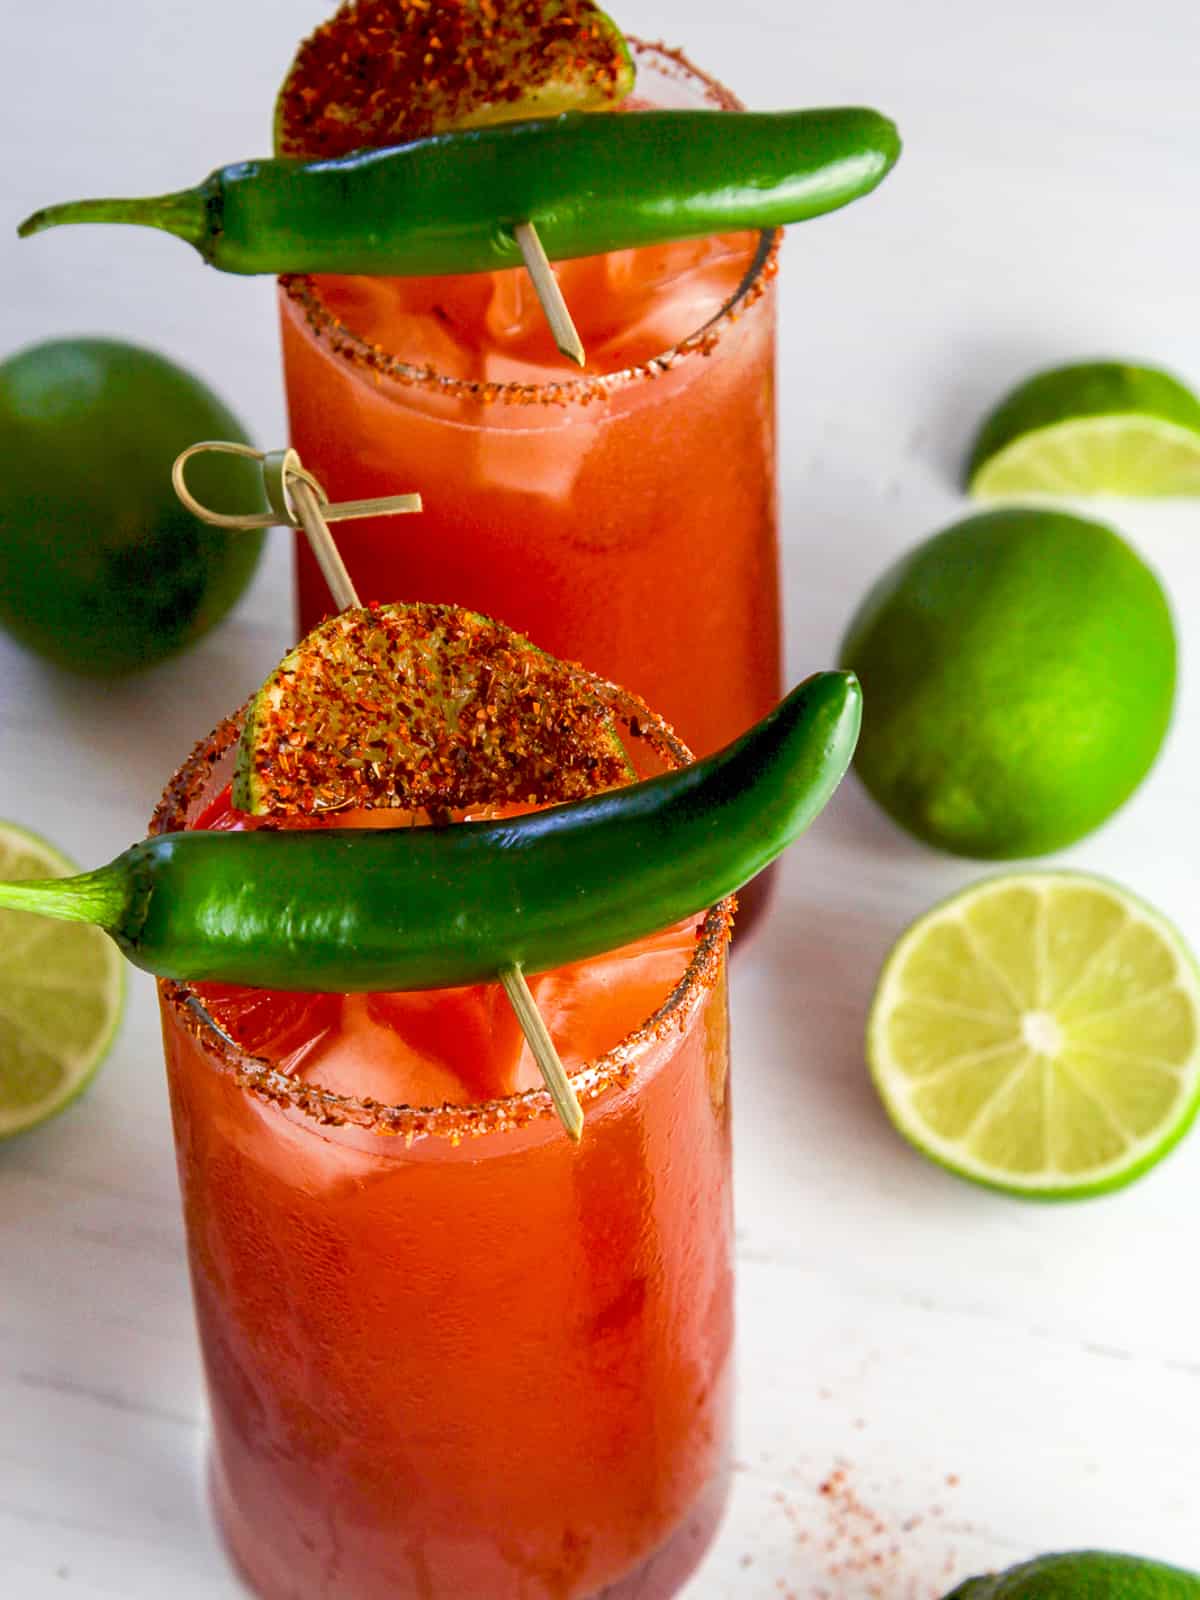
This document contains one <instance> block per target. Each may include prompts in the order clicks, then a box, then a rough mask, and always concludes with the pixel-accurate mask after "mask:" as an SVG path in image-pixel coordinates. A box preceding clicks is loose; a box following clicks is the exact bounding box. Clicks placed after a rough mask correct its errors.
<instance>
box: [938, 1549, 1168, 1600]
mask: <svg viewBox="0 0 1200 1600" xmlns="http://www.w3.org/2000/svg"><path fill="white" fill-rule="evenodd" d="M946 1600H1200V1576H1198V1575H1197V1574H1196V1573H1194V1572H1184V1571H1183V1570H1182V1569H1181V1568H1180V1567H1168V1566H1164V1565H1163V1564H1162V1562H1161V1561H1147V1560H1145V1559H1144V1558H1143V1557H1141V1556H1123V1555H1112V1554H1109V1553H1108V1552H1107V1551H1103V1550H1078V1551H1068V1552H1066V1553H1064V1554H1062V1555H1053V1556H1038V1557H1037V1559H1036V1560H1034V1561H1026V1562H1023V1563H1022V1565H1021V1566H1019V1567H1010V1568H1009V1569H1008V1571H1007V1572H997V1573H994V1574H993V1575H992V1576H990V1577H986V1578H970V1579H968V1581H967V1582H966V1583H963V1584H960V1585H959V1587H958V1588H957V1589H955V1590H954V1591H953V1593H952V1594H949V1595H947V1596H946Z"/></svg>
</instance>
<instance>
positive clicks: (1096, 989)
mask: <svg viewBox="0 0 1200 1600" xmlns="http://www.w3.org/2000/svg"><path fill="white" fill-rule="evenodd" d="M867 1057H868V1060H869V1062H870V1066H871V1074H872V1076H873V1078H874V1080H875V1087H876V1088H877V1089H878V1091H879V1094H880V1097H881V1098H882V1100H883V1104H884V1108H885V1109H886V1111H887V1114H888V1116H889V1117H890V1118H891V1120H892V1122H893V1123H894V1124H895V1126H896V1128H897V1129H898V1130H899V1131H900V1132H901V1133H902V1134H903V1135H904V1137H905V1138H906V1139H908V1140H909V1142H910V1143H911V1144H913V1145H915V1146H916V1148H917V1149H918V1150H920V1151H921V1152H922V1154H924V1155H926V1156H928V1157H930V1159H931V1160H933V1161H936V1162H938V1163H939V1164H940V1165H942V1166H944V1167H948V1168H949V1169H950V1170H951V1171H952V1172H956V1173H958V1174H959V1176H960V1177H964V1178H970V1179H971V1180H972V1181H973V1182H975V1183H981V1184H984V1185H986V1186H987V1187H989V1188H993V1189H1003V1190H1006V1191H1008V1192H1009V1193H1012V1194H1019V1195H1024V1196H1027V1197H1029V1198H1033V1199H1040V1200H1070V1199H1077V1198H1081V1197H1083V1196H1085V1195H1094V1194H1104V1193H1107V1192H1108V1191H1109V1190H1112V1189H1119V1188H1121V1187H1122V1186H1123V1185H1124V1184H1127V1183H1129V1182H1131V1181H1132V1180H1133V1179H1134V1178H1136V1177H1138V1176H1140V1174H1142V1173H1143V1172H1148V1171H1149V1169H1150V1168H1151V1167H1152V1166H1154V1165H1155V1164H1156V1163H1157V1162H1158V1161H1160V1160H1161V1159H1162V1157H1163V1156H1165V1155H1166V1154H1167V1152H1168V1151H1169V1150H1171V1149H1173V1148H1174V1146H1175V1145H1176V1144H1177V1143H1178V1142H1179V1140H1180V1139H1181V1138H1182V1137H1183V1135H1184V1134H1185V1133H1186V1132H1187V1130H1188V1128H1189V1127H1190V1126H1191V1125H1192V1123H1193V1121H1194V1120H1195V1117H1196V1113H1197V1109H1198V1108H1200V971H1198V970H1197V967H1196V963H1195V961H1194V960H1193V959H1192V956H1191V954H1190V952H1189V950H1188V949H1187V946H1186V945H1185V944H1184V942H1183V940H1182V938H1181V937H1180V936H1179V934H1178V933H1177V932H1176V931H1175V929H1174V928H1173V927H1172V926H1171V925H1170V923H1168V922H1167V921H1166V919H1165V918H1164V917H1161V916H1159V914H1158V913H1157V912H1156V911H1153V910H1152V909H1151V908H1150V907H1149V906H1148V905H1146V904H1144V902H1142V901H1140V900H1138V899H1136V898H1135V897H1134V896H1133V895H1131V894H1129V893H1128V892H1127V891H1126V890H1124V889H1121V888H1119V887H1118V886H1117V885H1116V884H1114V883H1108V882H1106V881H1105V880H1104V879H1101V878H1092V877H1089V876H1086V875H1085V874H1084V873H1077V872H1029V873H1022V874H1020V875H1015V876H1012V877H1004V878H992V879H989V880H985V881H984V882H983V883H980V884H977V885H976V886H975V887H974V888H971V889H966V890H964V891H963V892H962V893H961V894H959V895H956V896H955V897H954V898H953V899H951V900H947V901H945V902H944V903H943V904H942V905H940V906H935V907H934V909H933V910H932V911H929V912H927V913H926V914H925V916H923V917H922V918H921V919H920V920H919V921H918V922H916V923H914V924H913V926H912V927H911V928H910V929H909V930H908V932H907V933H906V934H904V935H903V937H902V938H901V939H900V941H899V942H898V944H897V945H896V947H895V949H894V950H893V951H892V953H891V955H890V956H889V957H888V959H887V962H886V964H885V966H884V969H883V973H882V975H881V977H880V980H879V987H878V989H877V990H876V993H875V1000H874V1003H873V1005H872V1008H871V1017H870V1021H869V1023H868V1026H867Z"/></svg>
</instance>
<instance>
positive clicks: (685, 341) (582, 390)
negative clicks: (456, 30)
mask: <svg viewBox="0 0 1200 1600" xmlns="http://www.w3.org/2000/svg"><path fill="white" fill-rule="evenodd" d="M628 42H629V44H630V45H631V46H632V47H633V50H634V53H635V54H637V55H640V56H645V57H647V58H648V59H650V60H652V61H653V62H654V64H655V65H656V66H657V67H658V68H659V69H660V70H661V71H663V72H664V73H665V74H666V75H667V76H672V77H675V78H677V79H679V80H681V81H687V82H689V83H692V84H694V85H695V86H696V87H697V89H698V90H699V92H700V94H701V95H702V96H703V98H704V99H705V100H707V101H708V102H709V103H710V104H711V105H713V106H714V107H715V108H717V109H719V110H722V111H741V110H744V109H745V107H744V106H743V104H742V102H741V101H740V100H739V99H738V98H737V96H736V95H735V94H733V92H732V91H731V90H729V89H727V88H725V86H724V85H723V84H722V83H720V82H718V80H717V79H716V78H714V77H712V76H711V75H710V74H709V73H707V72H704V71H703V70H702V69H701V68H699V67H697V66H695V65H693V63H692V62H691V61H689V60H688V58H687V57H686V56H685V55H684V54H683V52H682V51H681V50H676V49H673V48H671V47H670V46H668V45H666V44H664V43H662V42H661V41H655V42H648V41H646V40H643V39H638V38H636V37H634V36H632V35H630V36H628ZM782 237H783V230H782V229H780V228H773V229H772V228H768V229H763V230H762V231H761V232H760V233H759V236H758V246H757V248H756V250H755V252H754V255H753V257H752V259H751V261H750V265H749V266H748V267H747V269H746V272H745V274H744V275H743V277H742V280H741V282H740V283H739V284H738V286H737V288H736V289H735V290H734V292H733V293H732V294H731V295H730V297H729V298H728V300H726V301H725V302H724V304H723V305H721V306H719V307H718V308H717V310H716V311H715V312H713V314H712V316H711V317H709V318H708V319H707V320H706V321H705V322H703V323H702V324H701V325H700V327H698V328H696V329H695V330H694V331H693V332H691V333H689V334H686V335H685V336H684V337H683V338H682V339H679V340H677V341H676V342H675V343H674V344H672V345H668V346H667V348H666V349H665V350H661V351H659V353H658V354H657V355H653V356H650V357H648V358H647V359H646V360H645V361H641V362H637V363H635V364H634V365H633V366H629V367H622V368H620V369H619V370H618V371H616V372H606V373H598V374H595V375H587V374H585V375H581V376H580V377H567V378H562V379H558V380H555V381H554V382H551V383H518V382H513V381H509V382H505V383H491V382H482V381H480V380H479V379H474V378H453V377H449V376H447V375H446V374H445V373H441V372H438V370H437V369H436V368H435V367H433V366H432V365H429V364H424V365H420V366H417V365H414V364H413V363H411V362H408V361H405V360H404V359H403V358H402V357H400V356H398V355H396V354H395V353H394V352H393V351H390V350H386V349H385V348H384V347H383V346H382V345H377V344H374V343H373V342H372V341H371V340H370V339H367V338H366V337H365V336H364V335H362V334H360V333H358V332H357V331H356V330H355V329H353V328H351V327H350V326H349V325H348V324H347V323H345V322H343V321H342V319H341V318H340V317H339V316H337V315H336V314H335V313H334V312H333V311H331V310H330V309H329V307H328V306H327V305H326V304H325V302H324V300H322V298H321V295H320V292H319V290H318V288H317V285H316V283H315V281H314V278H313V276H312V275H311V274H306V273H292V274H287V275H285V276H283V277H281V278H280V280H279V284H280V288H281V289H282V291H283V293H284V294H285V295H286V296H287V297H288V299H289V300H291V301H292V302H293V304H295V305H296V306H297V307H298V308H299V309H300V311H301V312H302V313H303V315H304V319H305V322H306V323H307V325H308V329H309V332H310V334H311V335H312V336H313V337H314V338H315V339H317V340H319V341H320V340H324V341H326V342H327V343H328V345H329V348H330V352H331V354H332V355H333V357H334V358H335V360H337V361H339V362H345V363H346V365H347V366H351V367H357V368H358V369H359V370H360V371H361V372H364V373H366V374H368V375H370V376H371V377H372V379H373V380H374V381H378V380H379V379H381V378H383V379H390V380H391V381H392V382H394V383H397V384H399V385H401V386H403V387H405V388H416V389H421V390H424V391H425V392H427V393H431V394H436V395H440V396H442V397H443V398H445V399H448V400H453V401H459V402H461V401H463V400H473V401H478V402H481V403H484V404H489V405H490V404H495V403H496V402H499V403H500V404H502V405H525V406H528V405H538V404H542V405H554V406H568V405H573V404H574V405H586V404H588V403H589V402H591V401H595V400H600V399H603V398H604V397H605V396H607V395H609V394H611V393H613V392H614V391H615V390H617V389H622V388H625V387H628V386H629V385H630V384H634V383H637V382H641V381H645V380H647V379H653V378H658V377H661V376H662V375H663V374H664V373H666V372H669V371H671V370H672V369H673V368H675V367H677V366H678V365H679V364H680V362H681V361H684V360H686V359H688V358H690V357H692V356H696V355H705V356H707V355H711V353H712V351H713V350H714V349H715V348H716V345H717V343H718V342H719V340H720V339H721V337H722V335H723V334H724V333H725V332H726V330H727V329H728V328H729V327H730V326H731V324H733V323H734V322H736V321H737V320H738V318H739V317H741V316H742V315H743V314H744V313H745V312H746V311H747V310H748V309H749V308H750V307H751V306H752V305H754V303H755V302H756V301H757V300H759V299H761V297H762V296H763V294H764V293H765V292H766V290H767V287H768V285H769V284H770V282H771V280H772V279H773V278H774V276H775V274H776V271H777V270H778V257H779V245H780V241H781V240H782Z"/></svg>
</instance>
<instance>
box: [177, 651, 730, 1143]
mask: <svg viewBox="0 0 1200 1600" xmlns="http://www.w3.org/2000/svg"><path fill="white" fill-rule="evenodd" d="M570 670H571V674H572V676H573V677H575V678H576V680H577V682H578V683H579V685H580V686H581V687H587V688H589V689H590V690H591V692H592V693H594V694H595V695H596V697H597V699H598V700H599V701H600V702H601V703H602V704H604V705H605V706H606V707H607V708H608V709H609V710H611V711H612V713H613V714H614V716H616V717H617V718H618V719H619V720H620V721H621V722H622V723H623V724H624V725H625V727H626V728H627V729H628V731H629V733H630V734H631V735H632V736H633V737H634V738H635V739H644V740H645V741H646V744H647V745H648V746H649V747H650V748H651V749H652V750H654V751H655V753H656V754H657V755H659V756H660V757H661V758H662V759H663V760H664V761H666V762H667V764H668V766H669V767H679V766H685V765H687V764H688V763H689V762H690V761H692V759H693V757H692V754H691V751H690V750H689V749H688V747H687V746H686V745H685V744H684V743H683V741H682V740H681V739H680V738H679V737H678V736H677V735H676V733H675V731H674V729H673V728H672V727H671V725H670V724H669V723H668V722H666V721H665V720H664V719H663V718H662V717H660V716H658V715H657V714H656V713H655V712H653V711H651V710H650V708H649V706H647V704H646V703H645V701H644V700H642V699H641V698H640V697H639V696H637V695H635V694H632V693H630V692H629V691H628V690H625V689H622V688H620V687H619V685H617V684H614V683H610V682H608V681H607V680H606V679H604V678H601V677H598V676H597V675H596V674H594V673H590V672H587V671H586V670H585V669H584V668H582V667H572V668H571V669H570ZM244 712H245V707H244V706H243V707H242V708H241V709H240V710H239V711H237V712H235V713H234V715H233V716H230V717H226V718H225V719H224V720H223V721H222V722H221V723H220V724H219V725H218V726H217V727H216V728H214V729H213V731H212V733H210V734H209V735H208V737H207V738H206V739H202V740H201V741H200V742H199V744H197V745H196V747H195V748H194V750H193V751H192V753H191V755H189V756H188V758H187V760H186V761H185V762H184V764H183V765H182V766H181V767H180V768H179V770H178V772H176V773H175V774H174V776H173V777H172V778H171V780H170V782H169V783H168V784H167V786H166V788H165V789H164V790H163V794H162V797H161V799H160V800H159V802H158V805H157V806H156V807H155V810H154V815H153V817H152V818H151V820H150V828H149V832H150V833H151V834H152V835H153V834H160V833H169V832H174V831H176V830H179V829H182V828H184V827H186V825H187V812H188V808H189V806H190V805H191V804H192V803H193V801H195V800H198V799H199V798H200V796H201V794H202V793H203V791H204V787H205V785H206V783H207V782H208V780H209V779H210V777H211V776H212V772H213V769H214V768H215V767H216V765H217V763H218V762H219V761H220V760H221V758H222V756H224V755H225V754H226V753H227V752H228V751H229V750H230V749H231V748H232V747H233V745H234V744H235V743H236V742H237V739H238V737H239V735H240V732H241V719H242V716H243V714H244ZM736 906H737V900H736V897H735V896H734V895H728V896H727V897H726V898H725V899H724V900H721V901H719V902H718V903H717V904H716V905H715V906H712V907H710V909H709V910H708V911H707V912H706V913H705V917H704V921H703V922H702V923H701V924H700V928H699V930H698V938H697V944H696V950H695V953H694V954H693V955H692V957H691V959H690V960H689V962H688V964H687V966H686V968H685V969H684V971H683V974H682V976H681V977H680V979H679V982H678V983H677V984H676V985H675V987H674V988H673V989H672V990H671V992H670V994H668V995H667V997H666V999H665V1000H664V1001H663V1003H662V1005H660V1006H659V1008H658V1009H657V1011H655V1012H653V1013H652V1014H651V1015H650V1016H649V1017H648V1018H647V1019H646V1020H645V1021H644V1022H643V1023H642V1024H641V1025H640V1026H639V1027H637V1028H635V1029H634V1031H633V1032H632V1033H629V1034H627V1035H626V1036H625V1038H624V1039H622V1040H621V1041H620V1042H619V1043H618V1044H616V1045H614V1046H613V1048H612V1049H611V1050H607V1051H605V1053H604V1054H603V1055H600V1056H597V1057H596V1058H595V1059H594V1060H592V1061H589V1062H586V1063H585V1064H584V1065H583V1066H581V1067H579V1068H577V1069H575V1070H574V1071H573V1072H571V1073H570V1074H569V1076H570V1079H571V1083H572V1086H573V1087H574V1089H575V1092H576V1094H577V1095H578V1096H579V1099H580V1101H581V1102H582V1103H583V1104H585V1105H586V1104H588V1103H589V1102H591V1101H594V1100H596V1099H598V1098H599V1096H601V1095H602V1094H604V1093H606V1092H607V1091H608V1090H610V1089H620V1088H625V1087H627V1086H628V1085H629V1084H630V1083H631V1082H632V1081H633V1079H634V1078H635V1077H636V1076H637V1072H638V1068H639V1064H640V1057H641V1055H642V1054H643V1053H644V1052H645V1051H646V1050H647V1049H648V1048H649V1047H650V1046H651V1045H652V1044H654V1043H655V1042H656V1041H658V1040H660V1039H663V1038H665V1037H667V1036H668V1035H669V1034H670V1033H671V1031H672V1030H678V1031H682V1030H683V1029H684V1027H685V1026H686V1025H687V1023H688V1022H689V1021H690V1020H691V1017H692V1016H693V1014H694V1013H695V1010H696V1008H697V1007H698V1006H699V1005H700V1004H701V1002H702V1000H703V998H704V996H705V993H706V992H707V991H708V990H710V989H712V988H714V987H715V985H716V983H717V980H718V978H719V975H720V971H721V957H722V955H723V954H724V951H725V948H726V946H727V944H728V940H729V935H730V930H731V928H732V926H733V915H734V911H735V910H736ZM158 989H159V994H160V996H161V997H162V999H163V1001H164V1002H165V1003H166V1004H168V1005H170V1007H171V1009H172V1011H173V1012H174V1014H175V1016H176V1018H177V1019H178V1021H179V1022H180V1023H181V1024H182V1026H183V1027H184V1028H186V1029H187V1031H188V1032H189V1033H190V1034H191V1035H192V1037H193V1038H194V1039H195V1040H196V1041H197V1042H198V1043H199V1044H200V1045H201V1046H202V1048H203V1049H204V1051H205V1053H206V1055H208V1056H209V1057H210V1058H212V1059H213V1061H214V1062H215V1064H216V1065H217V1066H218V1068H219V1069H220V1070H222V1071H225V1072H229V1073H230V1074H231V1075H232V1076H233V1077H234V1078H235V1079H236V1081H237V1083H238V1084H239V1085H240V1087H242V1088H243V1089H245V1090H247V1091H248V1092H249V1093H251V1094H254V1095H256V1096H257V1097H258V1098H259V1099H260V1100H263V1101H266V1102H267V1103H269V1104H273V1105H279V1106H291V1107H292V1108H294V1109H295V1110H298V1111H301V1112H303V1113H304V1115H305V1116H307V1117H309V1118H311V1119H312V1121H313V1122H314V1123H316V1124H318V1125H319V1126H322V1127H343V1126H350V1127H356V1128H362V1129H364V1130H366V1131H367V1132H370V1133H378V1134H381V1135H386V1136H389V1137H401V1138H403V1139H404V1141H405V1143H406V1145H412V1144H414V1143H416V1141H417V1140H418V1139H425V1138H443V1139H448V1140H449V1141H450V1142H451V1143H452V1144H459V1143H461V1142H462V1140H463V1139H464V1138H478V1137H480V1136H482V1135H485V1134H489V1133H502V1132H507V1131H512V1130H514V1129H518V1128H523V1127H526V1126H527V1125H528V1124H529V1123H531V1122H535V1121H538V1120H540V1119H542V1118H546V1117H550V1118H554V1117H556V1116H557V1112H556V1111H555V1109H554V1104H553V1101H552V1100H551V1098H550V1095H549V1092H548V1091H547V1090H546V1089H544V1088H538V1089H526V1090H523V1091H522V1092H521V1093H519V1094H514V1095H506V1096H504V1097H503V1098H501V1099H498V1100H485V1101H480V1102H479V1103H478V1104H475V1105H466V1106H457V1105H441V1106H408V1105H394V1106H393V1105H384V1104H383V1103H382V1102H380V1101H378V1100H373V1099H370V1098H361V1099H360V1098H359V1097H358V1096H356V1095H345V1094H337V1093H335V1092H334V1091H333V1090H331V1089H326V1088H324V1087H323V1086H322V1085H321V1084H319V1083H313V1082H304V1081H302V1080H300V1079H297V1078H293V1077H290V1076H289V1074H288V1073H286V1072H283V1071H282V1070H281V1069H280V1068H279V1067H277V1066H275V1065H273V1064H272V1063H271V1062H270V1061H268V1060H266V1059H265V1058H264V1057H261V1056H254V1055H251V1054H249V1053H248V1052H247V1051H245V1050H242V1049H241V1048H240V1047H239V1046H238V1045H237V1044H236V1043H235V1041H234V1040H232V1039H231V1038H229V1037H228V1035H226V1034H224V1033H223V1032H222V1031H221V1029H220V1028H219V1027H218V1026H217V1024H216V1023H215V1022H214V1021H213V1020H212V1018H211V1017H210V1016H209V1015H208V1013H207V1011H205V1009H204V1007H203V1005H202V1004H201V1002H200V1001H199V999H198V998H197V997H196V996H195V995H194V994H193V992H192V989H191V987H190V985H188V984H186V983H181V982H179V981H177V980H176V979H173V978H160V979H159V980H158Z"/></svg>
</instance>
